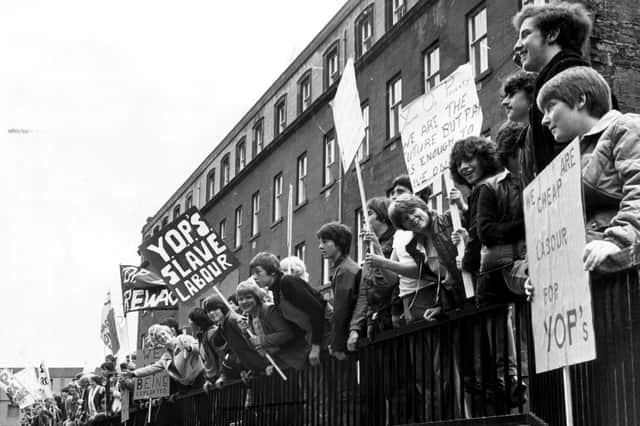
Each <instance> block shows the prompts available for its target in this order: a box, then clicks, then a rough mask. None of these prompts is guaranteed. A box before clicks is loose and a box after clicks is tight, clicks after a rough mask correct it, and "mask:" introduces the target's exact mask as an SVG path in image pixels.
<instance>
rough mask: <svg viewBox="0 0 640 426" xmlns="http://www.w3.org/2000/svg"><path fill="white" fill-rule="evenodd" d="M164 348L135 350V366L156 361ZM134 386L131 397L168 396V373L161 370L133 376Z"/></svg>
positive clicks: (144, 365) (143, 365)
mask: <svg viewBox="0 0 640 426" xmlns="http://www.w3.org/2000/svg"><path fill="white" fill-rule="evenodd" d="M164 351H165V349H164V348H153V349H138V351H137V352H136V368H142V367H146V366H147V365H151V364H153V363H155V362H156V361H158V360H159V359H160V357H161V356H162V354H163V353H164ZM134 381H135V388H134V390H133V399H135V400H139V399H149V398H160V397H162V396H169V374H168V373H167V372H166V371H161V372H159V373H157V374H153V375H151V376H146V377H134Z"/></svg>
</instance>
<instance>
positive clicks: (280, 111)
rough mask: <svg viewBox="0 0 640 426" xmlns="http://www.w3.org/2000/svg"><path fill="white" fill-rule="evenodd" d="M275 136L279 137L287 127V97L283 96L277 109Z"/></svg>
mask: <svg viewBox="0 0 640 426" xmlns="http://www.w3.org/2000/svg"><path fill="white" fill-rule="evenodd" d="M274 115H275V126H274V129H275V135H274V137H275V136H278V135H279V134H280V133H282V132H283V131H284V129H285V128H286V127H287V95H283V96H282V97H281V98H280V99H279V100H278V102H276V107H275V114H274Z"/></svg>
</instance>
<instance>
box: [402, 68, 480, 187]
mask: <svg viewBox="0 0 640 426" xmlns="http://www.w3.org/2000/svg"><path fill="white" fill-rule="evenodd" d="M401 117H402V121H401V122H404V125H403V126H402V129H401V135H402V148H403V153H404V159H405V162H406V165H407V170H408V171H409V177H410V178H411V185H412V186H413V190H414V192H419V191H421V190H422V189H424V188H425V187H427V186H428V185H429V184H430V183H431V181H432V180H434V179H436V178H437V177H439V176H441V175H442V173H444V171H445V170H447V169H448V168H449V156H450V154H451V148H452V147H453V144H454V143H455V142H456V141H457V140H459V139H462V138H465V137H467V136H478V135H480V132H481V130H482V109H481V108H480V101H479V100H478V93H477V91H476V84H475V80H474V78H473V73H472V71H471V66H470V65H469V64H465V65H461V66H460V67H458V69H457V70H455V71H454V72H453V73H452V74H451V75H449V76H448V77H447V78H446V79H444V80H443V81H442V82H441V83H440V84H439V85H437V86H435V87H434V88H433V89H431V90H430V91H429V92H427V93H425V94H424V95H422V96H420V97H419V98H418V99H416V100H414V101H413V102H411V103H410V104H409V105H407V106H406V107H404V108H403V109H402V112H401Z"/></svg>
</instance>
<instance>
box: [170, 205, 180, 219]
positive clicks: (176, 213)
mask: <svg viewBox="0 0 640 426" xmlns="http://www.w3.org/2000/svg"><path fill="white" fill-rule="evenodd" d="M180 209H181V208H180V204H176V205H175V206H174V207H173V213H172V214H173V220H176V219H177V218H178V216H180Z"/></svg>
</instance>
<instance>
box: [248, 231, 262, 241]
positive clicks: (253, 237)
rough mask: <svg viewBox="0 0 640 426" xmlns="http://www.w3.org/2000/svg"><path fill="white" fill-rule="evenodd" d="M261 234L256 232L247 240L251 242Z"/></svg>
mask: <svg viewBox="0 0 640 426" xmlns="http://www.w3.org/2000/svg"><path fill="white" fill-rule="evenodd" d="M259 236H260V232H256V233H255V234H253V235H252V236H251V237H250V238H249V239H248V240H247V241H249V242H251V241H254V240H257V239H258V237H259Z"/></svg>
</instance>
